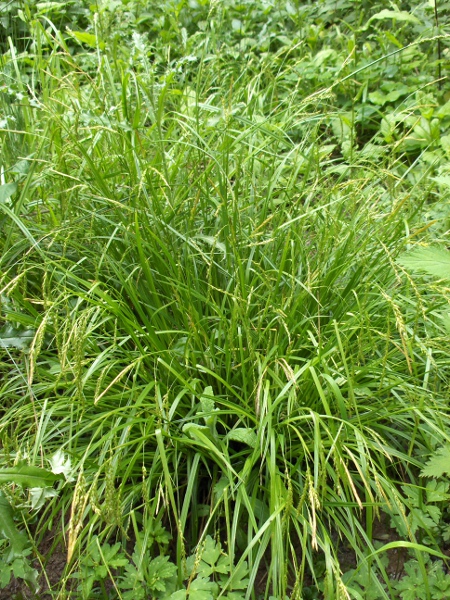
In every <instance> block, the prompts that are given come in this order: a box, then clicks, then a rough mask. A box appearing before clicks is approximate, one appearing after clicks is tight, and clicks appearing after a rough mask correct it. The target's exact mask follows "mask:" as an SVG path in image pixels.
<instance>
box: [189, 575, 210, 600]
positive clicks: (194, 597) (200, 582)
mask: <svg viewBox="0 0 450 600" xmlns="http://www.w3.org/2000/svg"><path fill="white" fill-rule="evenodd" d="M215 587H216V585H215V584H214V582H213V581H210V580H209V579H206V578H204V577H196V578H195V579H194V581H193V582H192V583H191V585H190V586H189V600H213V598H214V596H213V591H214V588H215Z"/></svg>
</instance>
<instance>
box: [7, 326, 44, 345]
mask: <svg viewBox="0 0 450 600" xmlns="http://www.w3.org/2000/svg"><path fill="white" fill-rule="evenodd" d="M35 334H36V332H35V330H34V329H18V328H16V327H13V326H12V325H5V327H3V328H2V329H1V330H0V348H17V350H24V349H26V348H29V346H30V344H31V342H32V341H33V339H34V336H35Z"/></svg>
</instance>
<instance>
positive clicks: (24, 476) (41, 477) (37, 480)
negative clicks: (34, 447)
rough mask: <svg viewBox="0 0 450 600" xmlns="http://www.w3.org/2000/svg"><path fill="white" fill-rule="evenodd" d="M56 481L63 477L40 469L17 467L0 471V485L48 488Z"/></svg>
mask: <svg viewBox="0 0 450 600" xmlns="http://www.w3.org/2000/svg"><path fill="white" fill-rule="evenodd" d="M58 479H64V477H63V475H57V474H55V473H52V472H51V471H48V470H47V469H41V468H40V467H29V466H17V467H9V468H7V469H0V483H16V484H17V485H21V486H22V487H29V488H37V487H42V488H45V487H50V486H51V484H52V483H54V482H55V481H57V480H58Z"/></svg>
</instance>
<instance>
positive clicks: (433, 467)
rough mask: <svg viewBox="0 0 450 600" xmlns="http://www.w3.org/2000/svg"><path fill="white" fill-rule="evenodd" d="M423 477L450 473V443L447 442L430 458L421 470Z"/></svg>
mask: <svg viewBox="0 0 450 600" xmlns="http://www.w3.org/2000/svg"><path fill="white" fill-rule="evenodd" d="M421 475H422V477H442V476H443V475H450V444H446V445H445V446H443V447H442V448H439V450H438V451H437V452H436V453H435V454H434V455H433V456H432V457H431V458H430V460H429V461H428V462H427V464H426V465H425V467H424V468H423V469H422V472H421Z"/></svg>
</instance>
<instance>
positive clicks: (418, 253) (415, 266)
mask: <svg viewBox="0 0 450 600" xmlns="http://www.w3.org/2000/svg"><path fill="white" fill-rule="evenodd" d="M397 261H398V263H399V264H401V265H402V266H404V267H405V268H406V269H410V270H411V271H423V272H424V273H427V274H428V275H434V276H435V277H439V278H442V279H450V252H448V251H447V250H444V249H443V248H436V247H428V248H425V247H420V248H415V249H414V250H412V251H411V252H406V253H405V254H402V255H401V256H399V258H398V259H397Z"/></svg>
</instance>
